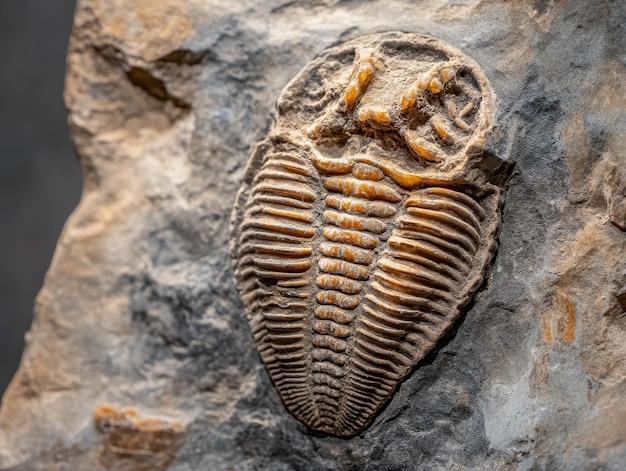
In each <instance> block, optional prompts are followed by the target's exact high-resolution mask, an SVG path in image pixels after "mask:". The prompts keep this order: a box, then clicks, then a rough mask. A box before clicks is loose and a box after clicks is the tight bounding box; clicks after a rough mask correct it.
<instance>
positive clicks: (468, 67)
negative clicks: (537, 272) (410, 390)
mask: <svg viewBox="0 0 626 471" xmlns="http://www.w3.org/2000/svg"><path fill="white" fill-rule="evenodd" d="M278 110H279V113H278V119H277V121H276V124H275V126H274V128H273V130H272V131H271V132H270V135H269V136H268V137H267V138H266V139H265V140H264V141H263V142H261V143H260V144H259V145H258V146H257V148H256V150H255V152H254V154H253V156H252V158H251V160H250V162H249V163H248V167H247V169H246V174H245V179H244V184H243V187H242V189H241V190H240V193H239V195H238V199H237V203H236V207H235V210H234V213H233V220H232V247H231V250H232V256H233V258H234V262H235V278H236V282H237V287H238V290H239V292H240V295H241V298H242V299H243V302H244V304H245V312H246V316H247V318H248V321H249V323H250V326H251V329H252V332H253V334H254V338H255V341H256V343H257V346H258V349H259V352H260V355H261V358H262V359H263V361H264V362H265V364H266V366H267V369H268V371H269V373H270V376H271V378H272V380H273V382H274V384H275V385H276V388H277V389H278V391H279V393H280V395H281V397H282V399H283V401H284V403H285V405H286V406H287V408H288V409H289V410H290V411H291V412H292V413H293V414H294V415H295V416H296V417H297V418H298V419H300V420H301V421H303V422H304V423H305V424H307V425H308V426H309V427H311V428H313V429H317V430H321V431H325V432H328V433H332V434H336V435H352V434H355V433H357V432H359V431H360V430H361V429H362V428H363V427H365V426H366V425H367V424H368V423H369V422H370V421H371V419H372V417H373V416H374V415H375V413H376V411H377V410H378V409H379V408H380V407H381V406H382V405H383V404H384V403H385V402H386V401H387V400H388V399H389V398H390V397H391V395H392V394H393V392H394V390H395V389H396V388H397V387H398V384H399V383H400V382H401V381H402V379H404V378H405V377H406V376H407V375H408V374H409V373H410V371H411V370H412V369H413V367H414V366H415V365H416V364H417V363H418V362H419V361H420V360H421V359H422V358H423V357H424V356H425V355H426V354H427V353H428V352H429V351H430V350H431V349H432V348H433V347H434V346H435V344H436V343H437V341H438V340H439V339H440V338H441V337H442V336H443V334H444V333H445V332H446V331H447V330H448V329H449V328H450V326H451V325H452V323H453V322H454V321H455V320H456V319H457V318H458V316H459V315H460V313H461V311H462V309H463V307H464V306H465V305H466V304H467V303H468V302H469V300H470V298H471V296H472V295H473V294H474V292H475V290H476V289H477V288H478V286H479V285H480V283H481V281H482V279H483V276H484V271H485V267H486V265H487V263H488V261H489V259H490V258H491V256H492V254H493V252H494V250H495V235H496V232H497V229H498V226H499V207H500V199H501V192H500V189H499V187H498V185H497V184H494V183H493V182H492V180H493V173H490V172H488V171H485V170H484V166H483V160H484V159H485V158H486V154H487V153H486V151H485V143H486V139H487V136H488V133H489V132H490V130H491V128H492V121H493V98H492V95H491V89H490V88H489V84H488V82H487V80H486V78H485V77H484V75H483V74H482V72H481V71H480V70H479V68H478V66H477V65H476V64H475V63H474V62H473V61H471V60H470V59H468V58H467V57H466V56H464V55H463V54H461V53H460V52H459V51H457V50H455V49H453V48H451V47H450V46H447V45H445V44H443V43H441V42H439V41H436V40H434V39H430V38H425V37H422V36H418V35H413V34H405V33H386V34H379V35H372V36H366V37H362V38H360V39H358V40H356V41H352V42H349V43H345V44H343V45H340V46H337V47H335V48H332V49H329V50H328V51H326V52H325V53H324V54H322V55H321V56H320V57H319V58H317V59H315V60H314V61H312V62H311V63H310V64H309V65H307V66H306V67H305V68H304V70H303V71H302V72H300V74H299V75H298V76H296V78H294V79H293V80H292V82H291V83H290V84H289V85H288V86H287V88H286V89H285V90H284V92H283V94H282V97H281V98H280V100H279V103H278ZM489 157H490V158H492V159H493V156H489Z"/></svg>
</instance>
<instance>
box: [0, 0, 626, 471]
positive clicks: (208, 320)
mask: <svg viewBox="0 0 626 471" xmlns="http://www.w3.org/2000/svg"><path fill="white" fill-rule="evenodd" d="M625 24H626V4H624V3H623V2H620V1H617V0H616V1H612V2H611V1H608V2H600V1H591V2H589V1H582V0H576V1H574V0H573V1H569V2H554V3H553V2H550V1H532V2H531V1H520V2H500V1H496V0H493V1H478V0H476V1H472V0H466V1H454V2H448V1H438V0H434V1H432V2H429V3H416V2H409V1H402V0H390V1H384V2H383V1H371V2H364V1H363V2H358V1H345V2H341V1H332V0H329V1H316V2H303V1H302V2H300V1H283V2H279V1H274V2H269V1H259V2H246V1H242V2H216V1H206V0H203V1H200V0H164V1H160V2H151V1H147V0H125V1H122V0H112V1H108V2H102V1H99V0H81V1H79V3H78V8H77V13H76V20H75V29H74V33H73V38H72V41H71V46H70V52H69V57H68V76H67V84H66V102H67V105H68V107H69V109H70V126H71V132H72V137H73V140H74V142H75V145H76V148H77V151H78V154H79V157H80V160H81V163H82V167H83V174H84V189H83V196H82V200H81V203H80V205H79V206H78V208H77V209H76V211H75V212H74V214H73V215H72V216H71V218H70V219H69V221H68V223H67V225H66V228H65V230H64V232H63V234H62V236H61V239H60V241H59V244H58V247H57V250H56V253H55V256H54V258H53V260H52V264H51V267H50V270H49V272H48V274H47V277H46V280H45V284H44V287H43V289H42V291H41V293H40V294H39V297H38V299H37V302H36V308H35V320H34V323H33V326H32V329H31V332H30V334H29V336H28V346H27V349H26V351H25V355H24V358H23V360H22V364H21V366H20V369H19V371H18V373H17V375H16V377H15V378H14V380H13V382H12V384H11V386H10V387H9V390H8V391H7V393H6V395H5V397H4V398H3V403H2V410H1V412H0V469H2V470H12V471H17V470H20V471H31V470H99V469H117V470H126V469H128V470H131V469H139V470H142V469H146V470H147V469H150V470H157V471H158V470H165V469H170V470H176V471H183V470H205V469H206V470H257V469H268V470H326V469H340V470H406V469H409V470H410V469H420V470H440V469H441V470H444V469H445V470H449V469H468V470H485V469H494V470H557V469H567V470H588V469H603V470H616V471H617V470H621V469H624V467H625V466H626V401H624V397H626V315H625V311H626V288H625V286H626V283H625V281H626V262H625V260H624V258H625V257H624V252H625V248H626V247H625V246H626V234H625V232H624V229H625V219H626V216H625V214H624V212H625V205H626V203H625V202H624V197H625V191H626V190H625V181H626V175H625V173H624V169H625V164H626V159H625V157H624V148H626V129H625V124H624V123H625V122H626V121H625V119H626V111H625V110H626V90H625V88H624V82H623V80H624V79H623V77H624V76H626V74H625V72H626V56H625V55H624V51H625V50H626V34H625V31H624V25H625ZM388 30H402V31H410V32H417V33H423V34H430V35H432V36H435V37H437V38H439V39H442V40H444V41H447V42H448V43H450V44H452V45H453V46H455V47H457V48H459V49H461V50H462V51H463V52H464V53H466V54H467V55H468V56H470V57H471V58H472V59H474V60H475V61H476V62H478V63H479V64H480V66H481V67H482V69H483V70H484V71H485V73H486V75H487V76H488V78H489V81H490V82H491V85H492V86H493V88H494V90H495V92H496V94H497V96H498V98H499V103H498V109H499V112H498V116H497V125H498V126H499V129H500V131H501V133H502V134H501V139H499V140H498V141H497V142H496V143H495V144H494V148H495V150H497V152H498V153H499V154H500V155H501V156H502V157H503V158H505V159H507V160H508V161H510V162H511V163H512V164H514V165H515V167H514V169H513V174H512V176H511V179H510V181H509V185H508V190H507V193H506V202H505V206H504V210H503V222H502V230H501V233H500V238H499V244H500V247H499V250H498V252H497V254H496V256H495V258H494V260H493V262H492V266H491V268H490V270H489V272H488V276H487V277H486V281H485V282H484V284H483V286H482V288H481V290H480V291H479V293H478V294H477V296H476V297H475V300H474V303H473V304H472V305H471V306H470V308H469V310H468V311H467V313H466V315H465V317H464V319H463V320H462V322H460V323H458V325H457V326H456V328H455V329H454V330H453V332H452V333H451V334H450V335H448V336H447V337H446V338H445V339H444V341H442V342H441V345H440V347H439V348H438V349H436V351H435V352H433V353H432V354H430V355H429V356H428V357H427V358H426V359H425V361H423V362H422V363H421V364H419V365H418V367H417V368H416V370H415V371H414V372H413V374H412V375H410V376H409V377H408V379H407V380H406V381H405V382H404V383H403V384H402V385H401V386H400V388H399V389H398V391H397V392H396V394H395V396H394V397H393V399H392V400H391V402H390V403H389V404H388V405H387V406H386V407H385V408H384V409H383V410H382V411H381V412H380V413H379V415H378V416H377V417H376V418H375V420H374V421H373V423H372V424H371V425H370V426H369V427H368V428H366V429H365V430H364V431H363V432H362V433H361V434H360V435H358V436H356V437H354V438H350V439H340V438H335V437H328V436H323V435H318V434H315V433H312V432H311V431H309V430H308V429H306V428H305V427H304V426H303V425H302V424H300V423H299V422H297V421H296V420H295V419H294V418H293V417H292V416H291V415H289V413H288V412H287V411H286V409H285V408H284V407H283V405H282V403H281V402H280V399H279V397H278V394H277V393H276V391H275V390H274V388H273V386H272V384H271V382H270V380H269V378H268V375H267V373H266V371H265V369H264V367H263V366H262V363H261V362H260V360H259V358H258V355H257V353H256V351H255V349H254V344H253V340H252V338H251V335H250V333H249V330H248V326H247V324H246V322H245V320H244V317H243V312H242V305H241V302H240V301H239V299H238V297H237V295H236V292H235V289H234V285H233V280H232V271H231V268H230V265H229V257H228V220H229V216H230V212H231V209H232V204H233V201H234V197H235V193H236V191H237V189H238V187H239V185H240V182H241V178H242V170H243V166H244V165H245V162H246V161H247V159H248V156H249V153H250V151H251V149H252V147H253V146H254V144H255V143H256V142H257V141H259V140H261V139H262V138H263V137H264V136H265V135H266V134H267V131H268V129H269V127H270V125H271V123H272V116H273V115H272V114H273V110H274V104H275V101H276V98H277V97H278V95H279V93H280V91H281V89H282V88H283V87H284V86H285V85H286V84H287V82H288V81H289V80H290V79H291V78H292V77H293V76H294V75H295V74H296V73H297V72H298V70H299V69H300V68H301V67H302V66H303V65H304V64H306V63H307V62H308V61H309V60H311V59H312V58H313V57H315V56H316V55H317V54H319V53H320V52H321V51H322V50H323V49H324V48H326V47H328V46H330V45H333V44H336V43H338V42H341V41H344V40H347V39H352V38H355V37H358V36H360V35H362V34H367V33H373V32H381V31H388Z"/></svg>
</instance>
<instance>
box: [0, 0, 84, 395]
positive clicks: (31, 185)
mask: <svg viewBox="0 0 626 471" xmlns="http://www.w3.org/2000/svg"><path fill="white" fill-rule="evenodd" d="M74 4H75V0H54V1H52V0H0V395H1V394H3V393H4V391H5V389H6V386H7V385H8V383H9V381H10V380H11V377H12V376H13V374H14V373H15V370H16V368H17V366H18V364H19V361H20V357H21V354H22V349H23V347H24V333H25V332H26V331H27V330H28V328H29V327H30V324H31V321H32V308H33V302H34V300H35V296H36V295H37V292H38V291H39V289H40V288H41V284H42V282H43V277H44V274H45V272H46V269H47V267H48V265H49V263H50V259H51V257H52V254H53V252H54V246H55V244H56V240H57V238H58V236H59V234H60V232H61V229H62V227H63V223H64V222H65V220H66V219H67V217H68V215H69V214H70V212H71V211H72V210H73V209H74V207H75V206H76V204H77V203H78V200H79V197H80V186H81V181H80V169H79V165H78V162H77V160H76V157H75V154H74V150H73V148H72V144H71V142H70V140H69V137H68V129H67V124H66V121H67V113H66V111H65V107H64V105H63V82H64V75H65V53H66V49H67V42H68V38H69V35H70V31H71V28H72V16H73V12H74Z"/></svg>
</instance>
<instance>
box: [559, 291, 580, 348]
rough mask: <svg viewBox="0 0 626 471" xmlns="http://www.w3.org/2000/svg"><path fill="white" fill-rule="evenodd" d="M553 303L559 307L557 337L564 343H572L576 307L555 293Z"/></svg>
mask: <svg viewBox="0 0 626 471" xmlns="http://www.w3.org/2000/svg"><path fill="white" fill-rule="evenodd" d="M554 301H555V304H556V305H557V306H558V307H559V314H560V315H559V322H558V324H557V325H558V332H559V335H560V336H561V338H562V339H563V340H564V341H565V342H567V343H572V342H573V341H574V338H575V334H576V306H575V305H574V303H573V302H572V301H571V300H569V299H568V298H567V297H566V296H565V295H564V294H562V293H557V294H556V295H555V299H554Z"/></svg>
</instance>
